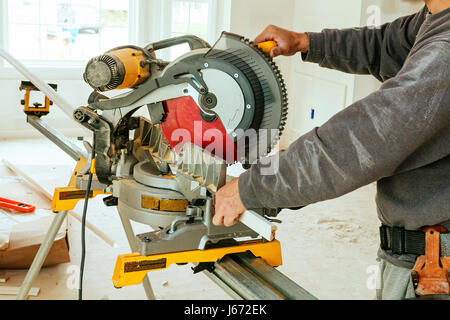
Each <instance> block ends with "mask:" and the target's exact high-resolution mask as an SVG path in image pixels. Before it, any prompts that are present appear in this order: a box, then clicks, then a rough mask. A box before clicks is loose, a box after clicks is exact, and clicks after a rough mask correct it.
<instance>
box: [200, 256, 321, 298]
mask: <svg viewBox="0 0 450 320" xmlns="http://www.w3.org/2000/svg"><path fill="white" fill-rule="evenodd" d="M203 273H204V274H205V275H206V276H207V277H208V278H210V279H211V280H212V281H214V282H215V283H216V284H217V285H218V286H219V287H221V288H222V289H223V290H224V291H225V292H226V293H227V294H229V295H230V297H231V298H233V299H236V300H317V298H316V297H315V296H313V295H312V294H310V293H309V292H308V291H306V290H305V289H303V288H302V287H301V286H299V285H298V284H297V283H295V282H294V281H292V280H291V279H289V278H288V277H286V276H285V275H284V274H283V273H281V272H280V271H278V270H277V269H275V268H274V267H272V266H270V265H269V264H268V263H267V262H266V261H264V260H263V259H261V258H255V257H254V256H253V255H252V254H250V253H237V254H232V255H228V256H226V257H224V258H223V259H222V260H221V261H220V262H216V263H215V264H214V266H213V267H212V268H210V269H209V270H204V271H203Z"/></svg>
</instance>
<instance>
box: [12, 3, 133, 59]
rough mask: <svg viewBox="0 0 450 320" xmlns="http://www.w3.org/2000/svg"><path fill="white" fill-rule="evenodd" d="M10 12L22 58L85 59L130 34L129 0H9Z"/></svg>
mask: <svg viewBox="0 0 450 320" xmlns="http://www.w3.org/2000/svg"><path fill="white" fill-rule="evenodd" d="M132 1H133V0H132ZM6 17H7V24H6V29H7V31H6V32H3V34H5V33H6V34H5V35H6V41H5V42H6V43H4V45H5V46H6V48H7V50H8V51H9V52H10V53H11V54H12V55H13V56H15V57H17V58H18V59H21V60H33V61H49V60H51V61H58V60H69V61H85V60H88V59H89V58H91V57H93V56H96V55H98V54H100V53H102V52H104V51H106V50H108V49H111V48H113V47H115V46H118V45H123V44H127V43H129V40H130V39H129V18H130V1H129V0H7V8H6Z"/></svg>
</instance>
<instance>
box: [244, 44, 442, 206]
mask: <svg viewBox="0 0 450 320" xmlns="http://www.w3.org/2000/svg"><path fill="white" fill-rule="evenodd" d="M448 52H450V43H449V42H443V41H440V42H435V43H431V44H428V45H427V46H426V47H424V48H421V50H420V51H418V52H416V53H414V54H413V55H412V56H410V57H409V59H408V60H407V62H406V63H405V65H404V67H403V69H402V70H401V71H400V72H399V74H398V75H397V76H396V77H395V78H394V79H391V80H388V81H386V82H385V83H384V84H383V85H382V87H381V89H380V90H378V91H376V92H374V93H372V94H371V95H369V96H368V97H367V98H365V99H363V100H360V101H358V102H356V103H354V104H353V105H351V106H349V107H348V108H346V109H344V110H343V111H341V112H340V113H338V114H337V115H335V116H334V117H333V118H331V119H330V120H329V121H328V122H327V123H325V124H324V125H323V126H322V127H320V128H316V129H314V130H312V131H311V132H309V133H307V134H306V135H304V136H302V137H301V138H299V139H298V140H297V141H295V142H294V143H293V144H292V145H291V146H290V147H289V149H288V150H287V151H284V152H281V153H279V154H278V155H275V156H274V157H273V158H274V159H275V158H276V157H278V156H279V171H278V172H277V173H276V174H274V175H262V174H261V169H262V167H261V165H255V166H253V167H252V168H251V169H250V170H248V171H247V172H245V173H244V174H242V175H241V177H240V178H239V194H240V199H241V201H242V203H243V204H244V206H245V207H246V208H261V207H267V208H285V207H299V206H305V205H308V204H311V203H315V202H319V201H323V200H328V199H332V198H336V197H338V196H341V195H343V194H346V193H348V192H350V191H353V190H355V189H357V188H359V187H361V186H364V185H366V184H368V183H371V182H374V181H377V180H380V179H382V178H383V177H388V176H391V175H393V174H394V173H396V172H397V171H398V170H399V168H400V167H401V165H402V163H403V162H404V161H405V159H407V158H408V156H410V155H411V154H412V153H413V152H414V151H415V150H417V149H418V148H419V147H420V146H421V145H422V144H425V143H427V141H428V140H429V139H430V138H432V137H433V136H435V135H438V134H439V133H440V132H443V131H444V130H445V129H446V128H448V126H450V89H449V86H450V55H448Z"/></svg>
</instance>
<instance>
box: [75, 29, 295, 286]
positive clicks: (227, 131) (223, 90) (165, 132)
mask: <svg viewBox="0 0 450 320" xmlns="http://www.w3.org/2000/svg"><path fill="white" fill-rule="evenodd" d="M182 43H187V44H188V45H189V47H190V49H191V50H190V52H188V53H186V54H184V55H182V56H181V57H179V58H178V59H176V60H175V61H172V62H167V61H163V60H161V59H158V58H157V55H156V52H157V51H158V50H161V49H166V48H170V47H173V46H176V45H179V44H182ZM264 45H265V46H267V45H269V47H270V43H269V44H267V43H265V44H264ZM266 51H267V50H266ZM84 79H85V81H86V82H87V83H88V84H89V85H90V86H91V87H92V88H93V89H94V92H93V93H92V94H91V96H90V97H89V105H88V106H87V107H80V108H78V109H77V110H75V112H74V118H75V119H76V120H77V121H78V122H79V123H81V124H82V125H83V126H85V127H86V128H88V129H90V130H91V131H93V133H94V139H93V145H92V146H91V147H90V146H88V149H89V148H92V151H93V154H95V163H94V164H93V166H92V171H93V172H95V178H94V180H93V181H92V184H90V185H89V186H88V185H87V184H88V183H87V182H88V178H87V172H86V170H84V171H81V172H82V173H81V174H78V176H77V177H76V180H77V188H79V189H80V190H86V189H90V188H91V187H92V189H93V190H94V192H95V190H109V191H110V192H111V193H112V195H111V196H110V197H107V198H105V200H104V201H105V204H106V205H109V206H117V207H118V210H119V212H120V213H122V214H126V215H127V216H128V217H130V219H132V220H134V221H137V222H140V223H143V224H147V225H150V226H151V227H152V228H153V230H154V231H152V232H148V233H145V234H140V235H138V236H137V238H136V241H137V244H138V246H137V247H138V248H139V252H135V253H133V254H130V255H122V256H119V257H118V260H117V264H116V269H115V272H114V277H113V282H114V285H115V286H116V287H123V286H126V285H131V284H137V283H139V282H141V281H142V279H143V277H144V276H145V274H146V273H147V272H149V271H151V270H158V269H164V268H166V267H168V266H169V265H170V264H172V263H178V264H182V263H200V264H199V265H197V267H199V268H201V267H202V266H204V264H205V263H211V262H215V261H216V260H219V259H221V258H223V257H224V256H225V255H227V254H230V253H237V252H245V251H250V252H252V253H253V254H254V255H255V256H258V257H262V258H264V259H265V260H266V261H267V262H268V263H269V264H271V265H272V266H278V265H280V264H281V252H280V244H279V242H278V241H277V240H275V239H274V231H275V227H274V226H273V224H272V222H271V221H270V220H271V217H272V218H273V217H274V216H276V215H277V214H278V210H277V209H276V208H259V209H258V210H256V209H257V208H255V210H252V211H247V212H246V213H245V214H244V215H243V218H242V219H241V220H240V222H238V223H237V224H236V225H235V226H233V227H230V228H227V227H217V226H214V225H213V224H212V217H213V215H214V194H215V192H216V191H217V190H218V189H219V188H220V187H221V186H223V185H224V184H225V183H226V180H227V174H226V173H227V167H228V166H229V165H231V164H234V163H236V162H240V163H242V164H243V166H244V167H245V168H248V167H250V166H251V165H252V164H254V163H255V162H256V161H258V159H260V158H261V157H263V156H265V155H267V154H269V153H270V152H271V151H272V149H273V147H274V145H275V144H276V143H277V140H278V138H279V136H280V134H281V132H282V131H283V129H284V126H285V121H286V116H287V102H288V100H287V93H286V88H285V85H284V81H283V78H282V75H281V73H280V72H279V70H278V68H277V66H276V65H275V63H274V62H273V61H272V59H271V58H270V57H269V55H268V54H267V53H266V52H264V51H263V50H262V49H260V48H258V46H257V45H255V44H253V43H252V42H250V41H249V40H247V39H244V38H243V37H241V36H238V35H235V34H231V33H227V32H224V33H222V35H221V37H220V39H219V40H218V41H217V42H216V44H215V45H214V46H213V47H211V46H210V45H209V44H208V43H206V42H205V41H204V40H202V39H200V38H198V37H195V36H181V37H177V38H172V39H168V40H164V41H160V42H156V43H152V44H149V45H147V46H146V47H143V48H140V47H135V46H126V47H119V48H115V49H113V50H110V51H108V52H106V53H105V54H103V55H101V56H99V57H95V58H93V59H91V60H90V61H89V62H88V64H87V66H86V71H85V73H84ZM116 89H123V90H124V92H122V93H120V94H119V95H116V96H114V97H108V96H107V95H106V93H104V92H106V91H111V90H116ZM143 111H147V112H148V114H145V115H143V114H144V112H143ZM89 160H93V159H88V163H90V162H91V161H89ZM83 172H84V173H83ZM242 239H244V241H241V240H242Z"/></svg>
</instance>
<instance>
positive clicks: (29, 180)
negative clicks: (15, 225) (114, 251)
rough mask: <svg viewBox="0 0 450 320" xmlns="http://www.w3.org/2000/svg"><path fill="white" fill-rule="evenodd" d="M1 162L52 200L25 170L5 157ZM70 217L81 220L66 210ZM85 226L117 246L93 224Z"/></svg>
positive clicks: (111, 244) (115, 245) (49, 194)
mask: <svg viewBox="0 0 450 320" xmlns="http://www.w3.org/2000/svg"><path fill="white" fill-rule="evenodd" d="M2 163H3V164H4V165H5V166H6V167H7V168H8V169H9V170H11V171H12V172H14V173H15V174H17V175H18V176H20V177H21V178H23V179H24V180H25V181H26V182H28V184H30V185H31V186H32V187H33V189H35V190H36V191H38V192H39V194H41V195H42V196H43V197H45V198H46V199H47V200H48V201H50V202H51V201H52V199H53V195H52V194H51V193H50V192H48V191H47V190H46V189H45V188H44V187H42V186H41V185H40V184H39V183H38V182H37V181H35V180H34V179H33V178H31V177H30V176H29V175H28V174H26V173H25V172H23V171H22V170H20V169H19V168H17V167H16V166H15V165H13V164H12V163H10V162H9V161H7V160H6V159H2ZM68 213H69V214H70V215H71V216H72V217H74V218H75V219H76V220H78V221H80V222H81V221H82V217H81V216H80V215H79V214H78V213H76V212H74V211H69V212H68ZM86 228H88V229H89V230H91V231H92V232H93V233H94V234H96V235H97V236H98V237H99V238H100V239H102V240H103V241H105V242H106V243H107V244H108V245H109V246H110V247H112V248H117V247H118V246H117V244H116V242H115V241H114V240H113V239H111V238H110V237H108V236H107V235H106V234H105V233H104V232H103V231H101V230H100V229H99V228H97V227H96V226H94V225H93V224H91V223H90V222H88V221H86Z"/></svg>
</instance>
